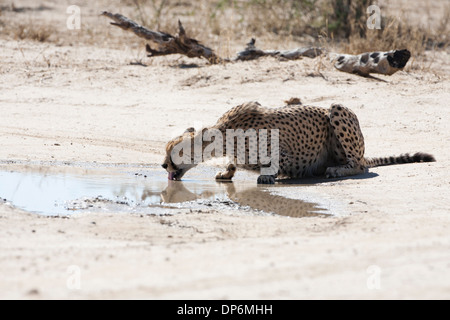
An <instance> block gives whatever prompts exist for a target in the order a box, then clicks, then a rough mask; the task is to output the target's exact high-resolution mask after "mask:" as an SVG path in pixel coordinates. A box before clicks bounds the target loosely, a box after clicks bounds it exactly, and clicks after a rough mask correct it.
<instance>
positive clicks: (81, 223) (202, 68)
mask: <svg viewBox="0 0 450 320" xmlns="http://www.w3.org/2000/svg"><path fill="white" fill-rule="evenodd" d="M105 23H106V22H105ZM117 37H123V38H122V39H127V41H130V40H129V39H130V38H131V37H132V36H131V35H127V34H125V33H121V34H118V35H117ZM128 43H129V42H128ZM0 48H1V50H0V79H1V80H0V114H1V118H0V144H1V146H2V148H0V161H1V163H3V164H4V163H7V162H11V161H20V162H21V163H24V162H25V163H27V162H30V163H31V162H33V163H39V162H46V163H48V162H55V163H60V162H66V163H68V164H76V163H103V164H130V165H134V164H136V165H139V164H146V165H157V164H158V163H160V162H161V160H162V157H163V148H164V144H165V142H167V140H168V139H170V138H171V137H172V136H174V135H175V134H178V133H181V132H182V131H184V129H185V128H187V127H190V126H193V125H195V126H201V125H208V124H213V123H214V122H215V121H216V119H217V118H218V117H219V116H220V115H221V114H223V113H224V112H225V111H226V110H228V109H229V108H231V107H233V106H235V105H237V104H240V103H242V102H245V101H249V100H257V101H259V102H260V103H261V104H263V105H267V106H274V107H275V106H280V105H281V104H282V101H283V100H285V99H288V98H290V97H294V96H296V97H300V98H301V99H302V101H304V103H307V104H313V105H317V106H324V107H327V106H329V105H330V104H331V103H333V102H339V103H342V104H344V105H346V106H347V107H350V108H351V109H352V110H354V111H355V112H356V114H357V115H358V117H359V119H360V124H361V127H362V130H363V133H364V135H365V140H366V155H367V156H390V155H398V154H401V153H406V152H415V151H423V152H429V153H432V154H434V155H435V157H436V159H437V162H435V163H431V164H410V165H403V166H389V167H380V168H374V169H371V174H369V175H365V176H362V177H359V178H357V179H343V180H340V181H332V182H326V183H320V184H312V185H307V186H301V187H295V186H294V187H290V188H286V189H285V190H283V192H285V193H286V194H288V195H289V196H291V197H299V198H302V197H304V196H305V195H308V196H309V197H310V196H311V195H312V196H313V197H315V198H316V199H320V200H321V201H323V202H325V203H332V204H333V205H330V210H331V211H333V210H334V209H333V208H334V207H339V210H338V211H336V212H332V213H335V215H333V216H331V217H327V218H324V217H311V218H299V219H295V218H289V217H282V216H253V215H245V214H240V213H239V212H235V211H227V210H216V209H214V208H211V210H210V211H209V212H205V211H203V212H195V211H194V212H187V211H180V213H179V214H175V215H171V216H140V215H130V214H127V213H120V212H118V213H111V214H108V213H95V212H92V213H81V214H77V215H74V216H71V217H70V218H48V217H42V216H38V215H34V214H30V213H26V212H23V211H20V210H18V209H15V208H13V207H11V206H9V205H6V204H2V203H0V234H1V236H0V298H2V299H57V298H63V299H81V298H87V299H105V298H112V299H117V298H144V299H317V298H320V299H321V298H325V299H340V298H344V299H349V298H356V299H408V298H411V299H449V298H450V233H449V226H450V209H449V199H450V178H449V175H448V167H449V166H450V149H449V148H448V144H449V143H450V125H449V123H450V117H449V116H450V111H449V109H448V108H449V101H450V81H449V74H450V73H449V70H450V68H449V53H448V52H446V51H441V52H429V53H428V54H427V59H428V60H427V62H426V63H427V67H426V68H420V67H418V68H412V69H411V70H409V71H408V72H406V71H401V72H398V73H396V74H395V75H393V76H391V77H383V76H380V78H382V79H383V80H385V81H375V80H371V79H365V78H360V77H358V76H354V75H349V74H344V73H340V72H338V71H337V70H334V69H333V68H332V66H331V65H330V64H329V63H328V62H327V61H326V60H325V59H322V60H320V61H318V60H311V59H304V60H299V61H290V62H279V61H277V60H274V59H271V58H267V59H261V60H258V61H252V62H241V63H236V64H227V65H217V66H207V65H206V64H205V63H204V62H203V61H200V60H188V59H187V58H180V57H177V56H174V57H168V58H157V59H153V60H151V59H145V58H144V59H143V62H145V63H147V64H148V66H147V67H142V66H139V65H130V62H133V61H136V58H137V56H138V58H143V56H142V51H139V50H141V49H136V48H138V46H136V48H132V49H129V48H127V47H122V48H111V47H108V46H107V42H105V43H104V44H103V43H102V46H93V45H89V44H85V45H64V44H58V45H55V44H54V43H45V42H44V43H39V42H34V41H17V40H14V39H7V38H5V39H0ZM287 49H289V48H287ZM192 63H195V64H197V67H194V66H192V65H189V64H192ZM319 63H321V68H320V71H321V73H320V74H319V72H318V70H319V69H318V68H319V65H318V64H319ZM189 66H190V67H189ZM55 144H56V145H55ZM211 178H213V177H211ZM0 183H1V182H0ZM255 183H256V182H255Z"/></svg>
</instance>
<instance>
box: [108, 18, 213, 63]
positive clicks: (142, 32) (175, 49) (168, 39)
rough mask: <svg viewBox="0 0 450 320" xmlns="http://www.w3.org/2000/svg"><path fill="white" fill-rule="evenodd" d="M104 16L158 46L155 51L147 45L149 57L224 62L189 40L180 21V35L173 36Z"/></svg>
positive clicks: (115, 24) (121, 19)
mask: <svg viewBox="0 0 450 320" xmlns="http://www.w3.org/2000/svg"><path fill="white" fill-rule="evenodd" d="M102 15H103V16H105V17H108V18H110V19H111V20H113V21H114V22H111V24H112V25H114V26H117V27H119V28H121V29H123V30H125V31H131V32H133V33H134V34H135V35H137V36H138V37H141V38H144V39H146V40H148V41H150V42H151V43H152V45H154V46H156V48H155V49H153V48H152V47H151V46H150V44H147V45H146V49H147V52H149V53H150V55H149V56H161V55H169V54H183V55H186V56H188V57H190V58H205V59H207V60H208V61H209V62H210V63H212V64H215V63H219V62H221V61H222V59H220V57H218V56H217V55H216V54H215V53H214V51H213V50H212V49H211V48H208V47H206V46H204V45H202V44H201V43H200V42H198V41H197V40H195V39H191V38H189V37H188V36H187V35H186V31H185V30H184V28H183V25H182V24H181V22H180V21H178V34H177V35H175V36H173V35H171V34H168V33H165V32H160V31H152V30H149V29H147V28H145V27H143V26H141V25H139V24H137V23H136V22H134V21H133V20H131V19H129V18H127V17H125V16H123V15H121V14H112V13H110V12H108V11H103V12H102Z"/></svg>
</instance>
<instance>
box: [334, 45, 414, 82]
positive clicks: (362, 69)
mask: <svg viewBox="0 0 450 320" xmlns="http://www.w3.org/2000/svg"><path fill="white" fill-rule="evenodd" d="M410 57H411V53H410V52H409V51H408V50H406V49H404V50H391V51H388V52H366V53H362V54H358V55H351V54H340V55H337V57H336V63H335V64H334V67H335V68H336V69H338V70H340V71H343V72H348V73H356V74H359V75H361V76H369V74H370V73H378V74H384V75H388V76H390V75H392V74H394V73H396V72H397V71H399V70H402V69H403V68H404V67H405V65H406V64H407V63H408V60H409V58H410Z"/></svg>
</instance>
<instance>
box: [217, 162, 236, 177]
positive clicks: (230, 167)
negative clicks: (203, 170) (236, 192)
mask: <svg viewBox="0 0 450 320" xmlns="http://www.w3.org/2000/svg"><path fill="white" fill-rule="evenodd" d="M235 173H236V165H235V164H233V163H230V164H228V166H227V169H226V171H225V172H219V173H218V174H217V175H216V180H231V179H233V177H234V174H235Z"/></svg>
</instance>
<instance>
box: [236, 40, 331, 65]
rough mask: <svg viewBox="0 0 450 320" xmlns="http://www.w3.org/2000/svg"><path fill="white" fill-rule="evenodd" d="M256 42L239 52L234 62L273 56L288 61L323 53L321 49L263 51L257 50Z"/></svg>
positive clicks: (253, 41) (251, 42) (250, 43)
mask: <svg viewBox="0 0 450 320" xmlns="http://www.w3.org/2000/svg"><path fill="white" fill-rule="evenodd" d="M255 43H256V40H255V39H254V38H252V40H250V42H249V43H247V47H246V48H245V50H244V51H241V52H238V54H237V57H236V58H235V59H234V60H241V61H247V60H254V59H258V58H260V57H265V56H271V57H278V58H281V59H286V60H296V59H299V58H301V57H308V58H315V57H317V56H319V55H321V54H322V53H323V50H322V49H320V48H314V47H313V48H298V49H294V50H285V51H279V50H266V51H264V50H261V49H258V48H256V46H255Z"/></svg>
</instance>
